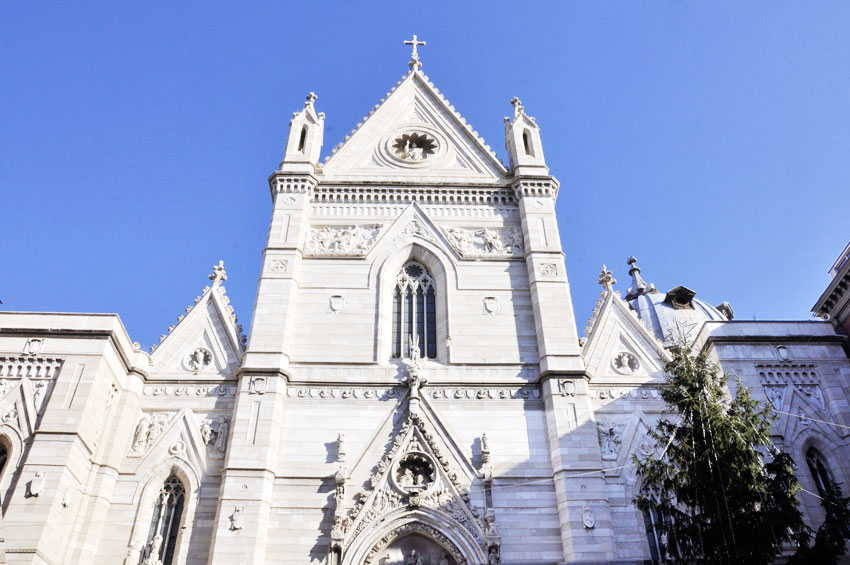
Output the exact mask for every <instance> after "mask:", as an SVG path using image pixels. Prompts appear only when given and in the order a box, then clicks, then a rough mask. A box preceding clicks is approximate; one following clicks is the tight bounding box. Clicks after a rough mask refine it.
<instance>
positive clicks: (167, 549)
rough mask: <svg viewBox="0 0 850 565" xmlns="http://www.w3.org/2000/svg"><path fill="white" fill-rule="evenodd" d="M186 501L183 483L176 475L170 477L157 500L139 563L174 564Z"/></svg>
mask: <svg viewBox="0 0 850 565" xmlns="http://www.w3.org/2000/svg"><path fill="white" fill-rule="evenodd" d="M185 500H186V493H185V489H184V488H183V483H181V482H180V479H178V478H177V477H176V476H175V475H174V474H172V475H170V476H169V477H168V478H167V479H166V480H165V482H164V483H163V485H162V489H161V490H160V491H159V497H158V498H157V499H156V505H155V506H154V510H153V517H152V518H151V527H150V531H149V532H148V541H147V543H146V544H145V550H144V551H143V552H142V556H141V559H140V561H139V563H157V559H159V561H160V562H161V563H162V565H172V564H173V563H174V555H175V553H176V549H177V536H178V534H179V533H180V520H181V518H182V517H183V507H184V505H185Z"/></svg>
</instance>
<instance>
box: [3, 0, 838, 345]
mask: <svg viewBox="0 0 850 565" xmlns="http://www.w3.org/2000/svg"><path fill="white" fill-rule="evenodd" d="M408 5H409V6H412V7H411V8H407V7H406V6H408ZM848 23H850V4H848V3H831V2H818V3H805V4H804V3H791V2H772V3H767V2H749V3H737V2H735V3H732V2H729V3H724V2H712V3H707V2H706V3H683V2H654V3H645V2H641V3H626V2H606V3H598V4H591V3H571V2H559V3H554V2H553V3H532V2H528V3H516V2H514V3H507V2H504V3H499V2H487V3H484V2H466V3H436V2H429V3H422V2H418V3H401V2H393V3H368V4H367V3H355V2H351V3H342V2H315V3H309V4H308V3H303V2H300V3H291V4H283V3H272V2H263V3H259V2H257V3H238V4H237V3H233V4H219V3H211V2H203V3H201V2H197V3H165V2H162V3H158V2H146V3H134V4H131V3H112V2H109V3H107V2H104V3H84V4H82V3H81V4H76V3H74V4H60V3H55V4H53V3H50V4H48V3H33V2H26V3H6V4H5V5H4V7H3V9H2V17H0V52H2V57H0V208H2V211H3V221H2V222H0V265H2V273H3V276H2V277H0V300H2V301H3V305H2V306H0V308H2V309H4V310H37V311H71V312H115V313H118V314H120V316H121V319H122V320H123V322H124V324H125V326H126V327H127V329H128V331H129V333H130V336H131V337H132V338H133V339H134V340H138V341H141V342H142V343H143V344H146V345H148V344H151V343H154V342H156V341H157V337H158V336H159V334H160V333H162V332H164V331H165V329H166V328H167V327H168V325H169V324H172V323H174V321H175V319H176V316H177V315H178V314H180V313H182V312H183V310H184V308H185V306H186V305H188V304H190V303H191V302H192V299H193V298H194V297H195V296H196V295H197V294H199V293H200V290H201V289H202V288H203V287H204V285H205V284H206V283H207V280H206V275H207V274H208V273H209V272H210V271H211V266H212V265H213V264H214V263H216V262H217V261H218V260H219V259H223V260H224V261H225V266H226V267H227V272H228V277H229V280H228V281H227V288H228V294H229V295H230V296H231V300H232V303H233V305H234V306H235V308H236V312H237V314H239V315H240V319H241V320H242V321H243V322H246V327H247V322H248V321H249V320H250V315H251V310H252V307H253V302H254V293H255V291H256V280H257V277H258V276H259V270H260V260H261V251H262V248H263V244H264V241H265V236H266V230H267V227H268V220H269V215H270V211H271V201H270V197H269V192H268V186H267V183H266V178H267V177H268V175H269V174H270V173H271V172H272V171H273V170H274V168H275V167H276V165H277V164H278V163H279V162H280V159H281V157H282V155H283V149H284V143H285V140H286V135H287V131H288V123H289V119H290V117H291V115H292V112H293V111H295V110H297V109H298V108H300V107H301V106H302V103H303V100H304V96H305V95H306V94H307V92H308V91H311V90H312V91H315V92H316V93H317V94H318V95H319V100H318V102H317V108H318V109H319V110H320V111H323V112H325V113H326V114H327V120H326V129H325V148H324V150H323V155H325V154H328V152H329V151H330V149H331V148H332V147H333V146H334V145H335V144H336V143H337V142H339V141H340V140H341V139H342V138H343V136H344V135H345V134H346V133H347V132H348V130H350V129H351V128H353V127H354V125H355V124H356V123H357V122H358V121H359V120H360V118H361V117H362V116H363V115H364V114H366V113H367V112H368V110H369V109H370V108H371V107H372V106H373V105H374V104H376V103H377V102H378V100H379V99H380V98H382V97H383V96H384V93H385V92H386V91H387V90H389V88H390V87H391V86H392V85H393V84H395V82H396V81H397V80H398V79H399V78H400V77H401V76H402V75H403V74H404V72H405V71H406V70H407V66H406V63H407V60H408V58H409V48H408V47H406V46H404V45H403V44H402V41H403V40H404V39H407V38H409V37H410V36H411V35H412V34H413V33H416V34H418V35H419V37H420V38H421V39H424V40H426V41H427V42H428V45H427V46H426V47H423V48H421V56H422V61H423V63H424V70H425V71H426V73H427V74H428V75H429V77H430V78H431V79H432V80H433V81H434V82H435V84H436V85H437V87H438V88H440V90H441V91H442V92H444V93H445V95H446V96H447V97H448V98H449V100H450V101H451V102H452V103H453V104H454V105H455V107H456V108H457V109H458V110H459V111H460V112H461V113H462V114H463V115H464V116H465V117H466V118H467V120H469V121H470V122H471V123H472V124H473V126H474V127H475V128H476V129H477V130H478V131H479V133H480V134H481V135H482V136H483V137H484V138H485V139H486V140H487V142H488V143H489V144H490V145H492V146H493V147H494V148H496V150H497V152H498V153H499V155H500V156H501V157H503V158H505V159H507V156H506V154H505V150H504V137H503V136H504V133H503V126H502V117H503V116H506V115H508V114H509V112H510V110H511V107H510V104H509V100H510V99H511V97H513V96H519V97H520V98H521V99H522V100H523V103H524V104H525V107H526V109H527V110H528V112H529V114H531V115H533V116H535V117H536V118H537V121H538V123H539V124H540V126H541V131H542V139H543V146H544V147H543V148H544V152H545V155H546V159H547V162H548V165H549V167H550V169H551V170H552V173H553V174H554V175H555V176H557V177H558V179H559V180H560V182H561V189H560V194H559V197H558V204H557V209H558V214H559V222H560V230H561V240H562V243H563V247H564V252H565V254H566V264H567V270H568V275H569V278H570V282H571V285H572V292H573V301H574V306H575V310H576V321H577V324H578V327H579V332H581V331H582V329H583V328H584V324H585V320H586V319H587V317H588V316H589V315H590V311H591V310H592V308H593V307H594V302H595V300H596V297H597V295H598V292H599V290H600V288H599V286H598V285H597V284H596V277H597V274H598V273H599V269H600V265H601V264H602V263H606V264H607V265H608V266H609V267H610V268H612V269H613V271H614V275H615V277H616V278H617V279H618V280H619V281H620V284H619V288H621V289H622V290H625V289H626V288H627V287H628V279H629V277H628V269H627V266H626V262H625V259H626V257H627V255H630V254H634V255H636V256H637V257H638V259H639V265H640V266H641V267H642V268H643V274H644V275H645V278H646V279H647V280H649V281H651V282H654V283H655V284H656V286H658V287H659V289H661V290H667V289H669V288H672V287H673V286H676V285H679V284H684V285H686V286H688V287H690V288H692V289H694V290H695V291H696V292H697V297H699V298H703V299H705V300H707V301H709V302H710V303H712V304H717V303H720V302H722V301H724V300H726V301H729V302H731V303H732V306H733V307H734V308H735V311H736V315H737V316H738V318H739V319H753V318H758V319H811V317H810V316H811V315H810V312H809V309H810V307H811V306H812V304H814V302H815V300H816V299H817V298H818V296H819V295H820V293H821V291H822V290H823V289H824V288H825V286H826V284H827V282H828V276H827V274H826V271H827V269H828V268H829V267H830V265H831V264H832V262H833V261H834V259H835V258H836V257H837V255H838V254H839V252H840V251H841V250H842V249H843V248H844V246H845V244H846V243H847V241H848V239H850V230H848V229H847V226H848V220H847V217H848V210H849V209H850V158H848V156H850V103H849V102H848V101H850V33H847V29H848Z"/></svg>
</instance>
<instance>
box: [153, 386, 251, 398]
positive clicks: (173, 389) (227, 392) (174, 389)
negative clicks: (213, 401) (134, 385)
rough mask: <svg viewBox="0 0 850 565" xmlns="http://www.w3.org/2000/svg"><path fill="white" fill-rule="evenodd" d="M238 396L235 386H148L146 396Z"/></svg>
mask: <svg viewBox="0 0 850 565" xmlns="http://www.w3.org/2000/svg"><path fill="white" fill-rule="evenodd" d="M235 394H236V387H235V386H225V385H173V384H164V385H147V386H145V388H144V395H145V396H189V397H192V396H195V397H198V396H205V397H206V396H229V397H232V396H233V395H235Z"/></svg>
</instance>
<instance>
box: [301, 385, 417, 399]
mask: <svg viewBox="0 0 850 565" xmlns="http://www.w3.org/2000/svg"><path fill="white" fill-rule="evenodd" d="M286 396H288V397H289V398H305V399H306V398H325V399H340V400H349V399H353V400H391V399H397V398H400V397H401V392H400V391H399V389H398V388H397V387H393V388H386V389H381V388H373V387H350V388H339V387H307V386H294V387H289V388H287V389H286Z"/></svg>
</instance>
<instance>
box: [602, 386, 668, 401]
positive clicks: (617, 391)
mask: <svg viewBox="0 0 850 565" xmlns="http://www.w3.org/2000/svg"><path fill="white" fill-rule="evenodd" d="M590 397H591V398H593V399H599V400H607V399H611V400H615V399H617V398H631V399H635V400H658V399H660V398H661V394H660V392H659V391H658V389H657V388H648V387H640V388H634V387H633V388H619V387H618V388H609V387H605V388H595V387H591V389H590Z"/></svg>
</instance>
